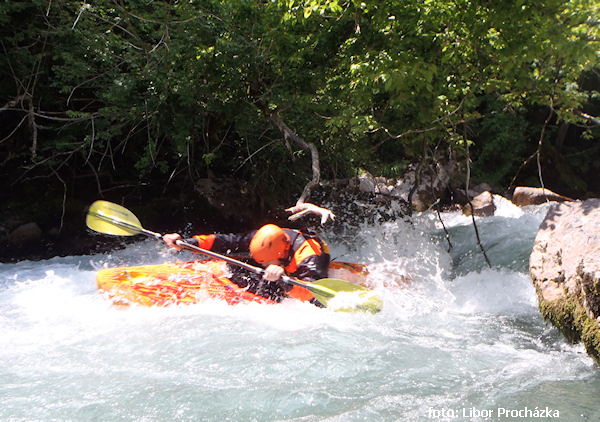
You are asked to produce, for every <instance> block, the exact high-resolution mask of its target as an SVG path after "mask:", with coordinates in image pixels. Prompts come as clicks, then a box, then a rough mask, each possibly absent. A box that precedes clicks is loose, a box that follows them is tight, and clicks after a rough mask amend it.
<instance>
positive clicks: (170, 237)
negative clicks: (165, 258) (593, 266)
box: [163, 233, 183, 251]
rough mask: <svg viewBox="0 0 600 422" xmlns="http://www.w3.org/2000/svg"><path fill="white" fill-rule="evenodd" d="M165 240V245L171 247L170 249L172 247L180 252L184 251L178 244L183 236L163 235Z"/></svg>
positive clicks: (177, 234)
mask: <svg viewBox="0 0 600 422" xmlns="http://www.w3.org/2000/svg"><path fill="white" fill-rule="evenodd" d="M163 240H164V241H165V243H166V244H167V245H169V246H170V247H172V248H174V249H177V250H178V251H180V250H181V249H183V248H182V247H181V246H179V245H178V244H177V243H176V242H177V241H178V240H181V235H180V234H179V233H169V234H165V235H163Z"/></svg>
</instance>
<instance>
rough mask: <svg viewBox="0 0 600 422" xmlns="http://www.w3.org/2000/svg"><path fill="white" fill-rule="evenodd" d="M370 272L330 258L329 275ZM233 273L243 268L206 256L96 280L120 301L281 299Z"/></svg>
mask: <svg viewBox="0 0 600 422" xmlns="http://www.w3.org/2000/svg"><path fill="white" fill-rule="evenodd" d="M244 272H245V273H248V272H247V271H244ZM367 273H368V272H367V270H366V268H365V266H363V265H360V264H353V263H348V262H331V264H330V267H329V277H331V278H339V279H343V280H346V281H349V282H351V283H356V284H362V282H364V280H365V278H366V276H367ZM234 274H237V275H239V274H240V271H239V270H238V271H235V269H234V268H232V267H230V266H228V265H227V263H226V262H224V261H222V260H217V259H206V260H199V261H191V262H174V263H168V264H158V265H142V266H136V267H119V268H107V269H102V270H100V271H99V272H98V274H97V276H96V283H97V285H98V288H99V289H100V291H102V292H103V293H104V294H105V295H106V296H107V297H108V298H109V299H110V300H112V301H113V302H114V303H115V304H119V305H128V304H131V303H136V304H139V305H144V306H163V307H164V306H173V305H188V304H195V303H200V302H203V301H206V300H210V299H216V300H224V301H225V302H227V303H228V304H230V305H236V304H238V303H241V302H245V303H248V302H258V303H264V304H275V303H277V302H278V301H280V300H281V296H279V297H277V296H272V297H271V298H269V296H270V295H265V294H262V295H261V294H257V293H260V292H252V291H251V290H252V289H249V288H247V287H240V286H243V285H244V283H243V282H242V283H240V281H239V280H238V279H237V277H236V281H238V284H236V283H234V282H233V281H232V279H234ZM244 275H245V276H247V274H244ZM263 293H264V292H263Z"/></svg>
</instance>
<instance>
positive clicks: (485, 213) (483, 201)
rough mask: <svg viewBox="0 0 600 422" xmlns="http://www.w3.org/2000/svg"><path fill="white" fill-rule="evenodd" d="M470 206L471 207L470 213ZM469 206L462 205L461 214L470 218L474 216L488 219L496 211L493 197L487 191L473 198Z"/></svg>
mask: <svg viewBox="0 0 600 422" xmlns="http://www.w3.org/2000/svg"><path fill="white" fill-rule="evenodd" d="M471 205H473V209H472V211H471ZM471 205H469V204H465V205H463V207H462V212H463V214H464V215H467V216H470V215H472V214H474V215H475V217H489V216H492V215H494V212H495V211H496V205H495V204H494V197H493V195H492V193H491V192H489V191H485V192H483V193H481V194H479V195H477V196H476V197H475V198H473V200H472V201H471Z"/></svg>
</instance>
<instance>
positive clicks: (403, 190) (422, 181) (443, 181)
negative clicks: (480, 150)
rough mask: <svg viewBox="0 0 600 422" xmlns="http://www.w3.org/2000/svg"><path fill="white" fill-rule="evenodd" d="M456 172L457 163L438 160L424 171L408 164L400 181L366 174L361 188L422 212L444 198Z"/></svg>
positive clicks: (363, 175) (361, 180)
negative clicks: (409, 204) (405, 203)
mask: <svg viewBox="0 0 600 422" xmlns="http://www.w3.org/2000/svg"><path fill="white" fill-rule="evenodd" d="M456 173H457V167H456V164H455V163H454V162H452V161H448V160H445V159H442V158H441V157H438V159H436V160H435V161H434V162H433V163H430V164H429V165H427V166H423V167H422V168H421V167H420V166H419V165H418V164H416V163H413V164H409V165H408V167H407V169H406V172H405V173H404V176H403V177H402V178H400V179H394V178H385V177H375V176H373V175H371V174H369V173H368V172H365V173H363V174H362V175H360V176H359V177H358V186H359V189H360V191H361V192H363V193H370V194H376V195H384V196H388V197H391V198H395V199H400V200H402V201H405V202H408V201H410V202H411V204H412V207H413V209H414V210H416V211H417V212H422V211H426V210H427V209H428V208H430V207H431V206H432V205H433V204H435V203H436V202H437V201H438V200H439V199H441V198H443V197H444V196H445V194H446V192H447V190H448V186H449V183H450V180H451V178H452V177H454V176H455V175H456ZM411 192H412V196H411Z"/></svg>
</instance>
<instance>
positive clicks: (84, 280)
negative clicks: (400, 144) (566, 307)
mask: <svg viewBox="0 0 600 422" xmlns="http://www.w3.org/2000/svg"><path fill="white" fill-rule="evenodd" d="M546 210H547V206H545V205H544V206H537V207H529V208H525V209H519V208H516V207H514V206H513V205H512V204H510V203H509V202H508V201H502V200H501V199H500V207H499V209H498V212H497V215H496V216H494V217H488V218H478V219H477V225H478V229H479V232H480V237H481V240H482V243H483V245H484V247H485V249H486V252H487V254H488V257H489V259H490V261H491V263H492V268H489V267H488V266H487V264H486V263H485V260H484V258H483V256H482V254H481V252H480V249H479V246H478V245H477V243H476V238H475V234H474V230H473V227H472V225H471V220H470V219H469V218H466V217H463V216H462V215H460V214H459V213H444V214H442V218H443V221H444V223H445V225H446V228H447V230H448V232H449V233H450V241H451V243H452V248H451V249H450V251H448V242H447V241H446V238H445V235H444V230H442V227H441V225H440V223H439V221H438V219H437V216H436V215H435V214H434V213H424V214H421V215H418V216H416V217H415V218H414V219H413V220H412V222H407V221H404V220H396V221H387V222H381V223H380V224H375V225H373V224H371V225H369V224H366V223H365V224H360V225H359V226H358V227H348V229H347V230H346V233H345V234H338V235H336V236H334V235H333V234H332V233H327V232H325V234H324V236H325V237H326V238H327V240H328V242H329V243H330V246H331V247H332V256H333V257H336V258H338V259H340V260H344V261H352V262H362V263H366V264H369V268H370V271H371V273H372V276H373V280H374V283H375V285H376V286H377V287H376V289H377V291H378V292H379V293H380V295H381V296H382V297H383V300H384V309H383V311H382V312H381V313H379V314H376V315H371V314H344V313H335V312H331V311H329V310H327V309H318V308H316V307H313V306H311V305H308V304H303V303H297V302H287V303H283V304H280V305H259V304H243V305H238V306H227V305H225V304H224V303H221V302H218V301H212V302H210V301H209V302H205V303H202V304H199V305H193V306H187V307H179V308H143V307H130V308H125V309H123V308H116V307H114V306H111V304H110V303H109V302H108V301H107V300H106V299H105V298H104V297H103V296H102V295H101V294H99V293H98V291H97V289H96V286H95V274H96V271H97V270H98V269H100V268H104V267H113V266H120V265H135V264H142V263H144V264H147V263H160V262H167V261H172V260H176V259H191V258H192V256H191V255H188V254H189V253H188V252H184V253H180V254H179V255H177V254H176V253H175V252H174V251H172V250H169V249H168V248H166V247H165V246H164V245H163V244H161V243H160V242H156V241H154V240H147V239H142V238H140V240H139V242H137V243H134V244H130V245H128V246H127V247H126V248H124V249H122V250H118V251H114V252H112V253H109V254H97V255H90V256H70V257H65V258H53V259H50V260H45V261H38V262H32V261H22V262H18V263H11V264H0V326H1V327H2V335H1V336H0V420H2V421H116V420H122V421H236V422H237V421H261V422H264V421H303V422H304V421H307V422H308V421H501V420H547V419H549V420H560V421H582V420H583V421H585V420H590V421H595V420H599V419H600V406H598V404H597V403H598V397H599V395H600V371H599V369H598V367H597V365H596V364H595V363H594V362H593V361H592V359H591V358H590V357H588V356H587V355H586V353H585V351H584V349H583V347H582V346H580V345H571V344H569V343H568V342H566V341H565V340H564V339H563V338H562V336H561V335H560V334H559V333H558V332H557V330H556V329H554V328H552V327H551V326H550V325H548V324H547V323H545V322H544V321H543V320H542V318H541V316H540V314H539V312H538V309H537V300H536V296H535V291H534V289H533V286H532V283H531V280H530V278H529V275H528V259H529V254H530V252H531V249H532V246H533V242H534V238H535V235H536V233H537V229H538V226H539V224H540V223H541V221H542V219H543V217H544V215H545V212H546ZM150 229H151V228H150ZM101 241H102V236H98V242H101ZM403 274H408V275H410V277H411V283H410V286H408V287H402V286H398V285H397V284H395V282H394V280H396V279H398V278H399V276H401V275H403ZM546 417H548V418H546Z"/></svg>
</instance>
